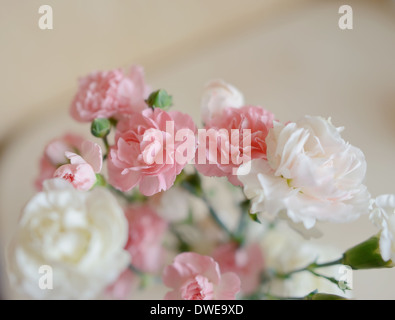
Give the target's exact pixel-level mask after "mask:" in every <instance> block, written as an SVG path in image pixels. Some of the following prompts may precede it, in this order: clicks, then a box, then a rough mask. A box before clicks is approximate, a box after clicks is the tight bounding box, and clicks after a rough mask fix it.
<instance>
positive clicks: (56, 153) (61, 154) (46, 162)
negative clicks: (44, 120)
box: [35, 134, 84, 191]
mask: <svg viewBox="0 0 395 320" xmlns="http://www.w3.org/2000/svg"><path fill="white" fill-rule="evenodd" d="M83 142H84V138H82V137H81V136H78V135H74V134H65V135H64V136H62V137H60V138H56V139H53V140H52V141H50V142H49V143H48V144H47V145H46V146H45V148H44V153H43V155H42V157H41V159H40V172H39V175H38V177H37V178H36V180H35V187H36V189H37V190H39V191H40V190H42V184H43V182H44V181H45V180H47V179H51V178H53V176H54V173H55V171H56V169H57V168H58V167H59V166H61V165H63V164H66V163H68V159H67V157H66V155H65V153H66V152H67V151H68V152H77V153H79V152H81V149H82V144H83Z"/></svg>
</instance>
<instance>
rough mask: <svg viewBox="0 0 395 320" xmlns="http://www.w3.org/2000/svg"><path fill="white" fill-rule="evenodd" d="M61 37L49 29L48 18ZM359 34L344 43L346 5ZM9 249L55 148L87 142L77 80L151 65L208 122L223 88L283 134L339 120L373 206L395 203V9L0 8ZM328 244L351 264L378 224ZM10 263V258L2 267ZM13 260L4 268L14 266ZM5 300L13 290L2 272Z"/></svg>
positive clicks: (386, 280) (32, 3)
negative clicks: (353, 251) (363, 170)
mask: <svg viewBox="0 0 395 320" xmlns="http://www.w3.org/2000/svg"><path fill="white" fill-rule="evenodd" d="M44 4H47V5H50V6H51V7H52V9H53V30H41V29H40V28H39V27H38V20H39V18H40V14H39V13H38V9H39V7H40V6H41V5H44ZM344 4H348V5H350V6H351V7H352V9H353V29H352V30H341V29H340V28H339V26H338V21H339V18H340V16H341V14H339V13H338V10H339V7H340V6H341V5H344ZM0 6H1V10H0V46H1V49H0V57H1V59H0V70H1V74H2V77H1V78H0V112H1V113H0V152H1V153H0V156H1V158H0V177H1V178H0V242H1V249H2V250H3V252H4V247H5V246H6V245H7V243H8V241H9V239H10V237H11V236H12V234H13V232H14V230H15V226H16V222H17V220H18V217H19V213H20V210H21V208H22V207H23V205H24V203H25V202H26V201H27V200H28V199H29V198H30V197H31V196H32V195H33V193H34V189H33V184H32V181H33V179H34V177H35V175H36V174H37V170H38V159H39V156H40V154H41V152H42V149H43V147H44V145H45V143H46V142H47V141H48V140H50V139H51V138H52V137H55V136H59V135H61V134H62V133H63V132H65V131H70V130H76V131H79V132H83V133H87V132H88V131H89V125H85V124H84V125H82V124H76V123H73V122H72V121H71V119H70V118H69V116H68V107H69V104H70V101H71V99H72V97H73V94H74V92H75V90H76V88H77V79H78V77H80V76H83V75H85V74H87V73H89V72H91V71H93V70H105V69H110V68H117V67H128V66H130V65H132V64H141V65H143V66H144V67H145V70H146V78H147V82H148V83H150V84H152V86H153V88H165V89H166V90H167V91H168V92H170V93H171V94H172V95H173V96H174V102H175V109H178V110H181V111H184V112H187V113H189V114H191V115H192V116H193V118H194V120H195V121H197V122H199V121H200V95H201V92H202V89H203V86H204V84H205V83H206V82H207V80H209V79H212V78H223V79H224V80H226V81H228V82H230V83H232V84H234V85H235V86H236V87H238V88H239V89H240V90H241V91H242V92H243V93H244V96H245V99H246V102H247V103H249V104H259V105H262V106H264V107H265V108H267V109H269V110H271V111H272V112H273V113H275V114H276V116H277V119H279V120H281V121H288V120H291V119H292V120H297V119H298V118H299V117H301V116H303V115H305V114H311V115H321V116H325V117H329V116H330V117H332V121H333V123H334V124H335V125H337V126H344V127H345V128H346V130H345V131H344V137H345V139H346V140H348V141H350V142H351V143H352V144H354V145H356V146H358V147H359V148H361V149H362V150H363V151H364V153H365V155H366V158H367V162H368V173H367V182H366V184H367V186H368V188H369V190H370V192H371V194H372V195H373V196H377V195H379V194H382V193H395V187H394V183H393V182H394V181H395V170H394V163H395V161H394V159H395V147H394V146H395V126H394V123H395V63H394V57H395V1H390V0H387V1H384V0H382V1H379V0H374V1H373V0H371V1H362V0H358V1H347V2H345V1H334V0H330V1H329V0H328V1H317V0H315V1H308V0H305V1H303V0H289V1H288V0H259V1H258V0H243V1H241V0H210V1H209V0H199V1H198V0H191V1H185V0H168V1H161V0H144V1H143V0H127V1H126V0H116V1H108V0H106V1H104V0H84V1H78V0H67V1H65V0H63V1H59V0H56V1H54V0H46V1H45V2H44V1H37V0H28V1H27V0H26V1H13V0H0ZM320 228H321V229H322V230H323V231H324V234H325V235H324V237H323V238H321V239H319V240H316V241H317V242H322V243H327V244H331V245H334V246H336V247H338V248H339V249H340V250H344V249H346V248H348V247H349V246H351V245H353V244H355V243H357V242H360V241H362V240H364V239H366V238H367V237H369V236H370V235H372V234H373V233H374V232H376V230H375V228H374V227H373V226H371V224H370V222H369V221H368V218H367V217H362V218H361V219H360V220H358V221H357V222H355V223H352V224H345V225H328V224H323V225H321V226H320ZM1 257H3V255H1ZM3 260H4V259H3ZM1 270H2V278H1V281H0V282H1V284H3V290H2V293H1V295H0V296H2V297H5V298H8V299H11V298H14V297H15V295H14V293H13V292H12V290H11V289H10V288H7V279H6V276H5V271H4V270H5V267H4V261H3V263H2V267H1ZM394 281H395V270H380V272H377V271H360V272H355V273H354V296H355V297H356V298H358V299H376V298H377V299H394V298H395V293H394V290H393V287H392V285H393V283H394Z"/></svg>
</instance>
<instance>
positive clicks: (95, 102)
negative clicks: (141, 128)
mask: <svg viewBox="0 0 395 320" xmlns="http://www.w3.org/2000/svg"><path fill="white" fill-rule="evenodd" d="M149 93H150V87H149V86H148V85H146V84H145V80H144V71H143V68H142V67H140V66H133V67H132V68H131V70H130V73H129V74H124V72H123V71H122V70H120V69H116V70H110V71H102V72H94V73H91V74H90V75H88V76H86V77H84V78H82V79H80V83H79V89H78V92H77V94H76V95H75V97H74V100H73V102H72V104H71V110H70V112H71V116H72V117H73V118H74V119H75V120H77V121H81V122H89V121H92V120H94V119H96V118H109V117H113V116H118V115H120V114H130V113H133V112H139V111H141V110H143V109H145V108H146V107H147V105H146V103H145V101H144V100H145V99H147V98H148V95H149Z"/></svg>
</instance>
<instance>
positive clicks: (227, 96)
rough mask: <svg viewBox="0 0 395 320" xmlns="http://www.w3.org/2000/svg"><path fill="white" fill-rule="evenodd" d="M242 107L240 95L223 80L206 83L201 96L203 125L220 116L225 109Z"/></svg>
mask: <svg viewBox="0 0 395 320" xmlns="http://www.w3.org/2000/svg"><path fill="white" fill-rule="evenodd" d="M243 105H244V97H243V95H242V93H241V92H240V91H239V90H237V89H236V88H235V87H234V86H232V85H231V84H229V83H226V82H225V81H223V80H219V79H217V80H211V81H209V82H208V83H207V85H206V87H205V90H204V92H203V96H202V102H201V112H202V118H203V121H204V122H205V123H207V122H208V121H209V120H210V119H212V118H214V117H216V116H219V115H221V113H222V110H223V109H225V108H241V107H242V106H243Z"/></svg>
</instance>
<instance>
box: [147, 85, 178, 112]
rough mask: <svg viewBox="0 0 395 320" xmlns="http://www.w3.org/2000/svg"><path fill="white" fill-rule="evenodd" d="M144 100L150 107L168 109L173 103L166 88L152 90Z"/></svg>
mask: <svg viewBox="0 0 395 320" xmlns="http://www.w3.org/2000/svg"><path fill="white" fill-rule="evenodd" d="M146 102H147V104H148V105H149V106H150V107H151V108H160V109H163V110H168V109H169V108H170V107H171V105H172V104H173V98H172V96H170V95H169V94H168V93H167V92H166V90H163V89H160V90H157V91H154V92H152V93H151V94H150V96H149V97H148V99H147V101H146Z"/></svg>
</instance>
